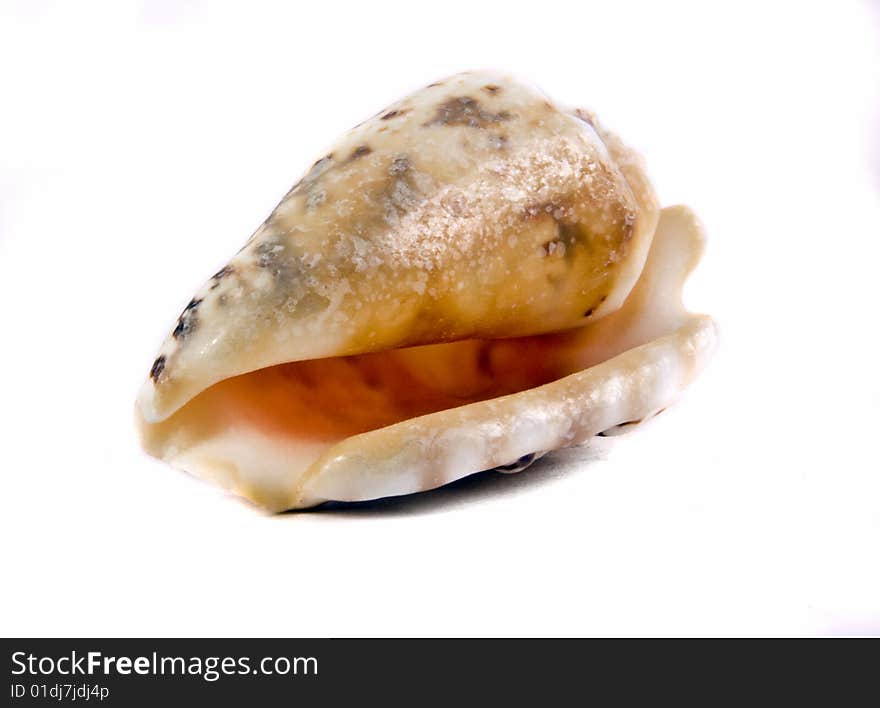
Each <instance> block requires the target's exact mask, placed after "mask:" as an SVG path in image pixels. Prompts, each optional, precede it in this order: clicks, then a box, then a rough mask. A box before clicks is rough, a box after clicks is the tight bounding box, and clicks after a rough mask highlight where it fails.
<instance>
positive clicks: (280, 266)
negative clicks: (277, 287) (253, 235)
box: [256, 241, 285, 277]
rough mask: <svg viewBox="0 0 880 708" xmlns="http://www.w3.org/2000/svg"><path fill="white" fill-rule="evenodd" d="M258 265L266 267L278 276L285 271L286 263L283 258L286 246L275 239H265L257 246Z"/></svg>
mask: <svg viewBox="0 0 880 708" xmlns="http://www.w3.org/2000/svg"><path fill="white" fill-rule="evenodd" d="M256 252H257V266H258V267H260V268H265V269H266V270H268V271H269V272H270V273H272V275H274V276H276V277H278V276H280V275H281V273H282V272H283V271H284V268H285V264H284V261H283V258H282V255H281V254H282V253H284V246H283V245H282V244H280V243H277V242H275V241H265V242H263V243H261V244H260V245H259V246H257V248H256Z"/></svg>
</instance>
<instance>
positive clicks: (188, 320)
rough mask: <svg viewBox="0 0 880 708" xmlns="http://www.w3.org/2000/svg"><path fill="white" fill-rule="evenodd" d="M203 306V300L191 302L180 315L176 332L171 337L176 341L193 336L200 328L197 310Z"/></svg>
mask: <svg viewBox="0 0 880 708" xmlns="http://www.w3.org/2000/svg"><path fill="white" fill-rule="evenodd" d="M201 304H202V301H201V300H197V299H195V298H193V299H192V300H190V301H189V304H188V305H187V306H186V307H184V308H183V312H182V313H180V317H178V318H177V326H176V327H175V328H174V331H173V332H172V333H171V336H172V337H174V338H175V339H182V338H183V337H186V336H187V335H189V334H192V332H193V331H195V329H196V327H197V326H198V318H197V316H196V309H197V308H198V306H199V305H201Z"/></svg>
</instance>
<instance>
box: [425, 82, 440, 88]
mask: <svg viewBox="0 0 880 708" xmlns="http://www.w3.org/2000/svg"><path fill="white" fill-rule="evenodd" d="M442 85H443V82H442V81H435V82H434V83H433V84H428V85H427V86H426V87H425V88H434V87H435V86H442Z"/></svg>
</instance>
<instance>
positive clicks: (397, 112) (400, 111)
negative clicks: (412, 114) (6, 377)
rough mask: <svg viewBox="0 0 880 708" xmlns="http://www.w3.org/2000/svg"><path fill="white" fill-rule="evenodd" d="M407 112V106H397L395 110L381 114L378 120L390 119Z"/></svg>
mask: <svg viewBox="0 0 880 708" xmlns="http://www.w3.org/2000/svg"><path fill="white" fill-rule="evenodd" d="M407 113H409V108H398V109H397V110H393V111H388V113H386V114H385V115H383V116H382V117H381V118H380V119H379V120H391V119H392V118H398V117H400V116H405V115H406V114H407Z"/></svg>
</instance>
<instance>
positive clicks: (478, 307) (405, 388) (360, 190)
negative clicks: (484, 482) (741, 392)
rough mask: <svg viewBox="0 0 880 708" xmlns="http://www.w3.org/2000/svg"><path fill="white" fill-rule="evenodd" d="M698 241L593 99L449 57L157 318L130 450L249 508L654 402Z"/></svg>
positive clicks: (574, 427)
mask: <svg viewBox="0 0 880 708" xmlns="http://www.w3.org/2000/svg"><path fill="white" fill-rule="evenodd" d="M702 247H703V237H702V231H701V228H700V226H699V224H698V222H697V220H696V218H695V217H694V216H693V214H692V213H691V212H690V211H689V210H688V209H687V208H685V207H672V208H667V209H663V210H662V211H661V210H660V209H659V207H658V204H657V200H656V197H655V195H654V192H653V190H652V188H651V186H650V184H649V182H648V180H647V179H646V177H645V175H644V172H643V169H642V165H641V161H640V159H639V158H638V157H637V156H636V155H635V154H633V153H632V152H631V151H630V150H628V149H627V148H626V147H624V145H623V144H622V143H621V142H620V141H619V140H618V139H617V138H616V137H615V136H614V135H612V134H611V133H609V132H607V131H606V130H604V129H603V128H602V127H601V126H600V125H599V124H598V122H597V121H596V119H595V117H594V116H592V114H589V113H587V112H585V111H582V110H574V111H572V110H567V109H564V108H560V107H559V106H557V105H556V104H554V103H553V102H551V101H550V100H548V99H547V98H546V97H545V96H544V95H542V94H541V93H539V92H537V91H535V90H533V89H530V88H528V87H526V86H524V85H522V84H520V83H518V82H516V81H514V80H513V79H511V78H509V77H506V76H503V75H496V74H488V73H465V74H461V75H458V76H454V77H452V78H449V79H447V80H445V81H440V82H437V83H434V84H431V85H430V86H428V87H426V88H424V89H422V90H421V91H418V92H416V93H414V94H413V95H411V96H409V97H407V98H405V99H403V100H402V101H399V102H398V103H395V104H393V105H392V106H389V107H388V108H387V109H386V110H384V111H382V112H381V113H379V114H377V115H376V116H375V117H373V118H372V119H370V120H368V121H366V122H365V123H362V124H361V125H359V126H357V127H356V128H354V129H353V130H352V131H350V132H349V133H348V134H347V135H346V136H345V137H343V138H342V140H341V141H340V142H339V143H338V144H337V145H336V146H335V147H334V148H333V149H332V150H331V151H329V152H328V153H327V154H326V155H324V156H323V157H321V159H319V160H318V161H317V162H315V164H314V165H313V166H312V168H311V169H310V170H309V171H308V172H307V173H306V174H305V176H304V177H303V178H302V179H301V180H300V181H299V182H297V184H296V185H294V187H293V188H292V189H291V190H290V191H289V192H288V193H287V195H286V196H285V197H284V199H283V200H282V201H281V203H280V204H279V205H278V206H277V207H276V208H275V210H274V211H273V212H272V214H271V215H270V216H269V218H268V219H267V220H266V221H265V222H264V223H263V224H262V225H261V226H260V227H259V228H258V229H257V231H256V232H255V233H254V234H253V236H251V238H250V240H249V241H248V242H247V244H246V245H245V246H244V248H243V249H242V250H241V251H240V252H239V253H238V254H237V255H236V256H234V257H233V258H232V260H231V261H230V262H229V264H228V265H226V266H225V267H224V268H222V269H221V270H220V271H219V272H218V273H216V274H215V275H214V276H213V277H211V278H210V280H208V282H207V283H206V284H205V285H204V286H203V287H202V288H201V289H200V290H199V291H198V292H197V293H196V295H195V297H193V299H192V300H191V301H190V302H189V304H188V305H187V306H186V308H185V309H184V310H183V313H182V314H181V315H180V317H179V318H178V320H177V323H176V325H175V327H174V328H173V331H172V332H171V334H170V335H169V336H168V338H167V339H166V341H165V343H164V344H163V345H162V348H161V350H160V352H159V354H158V356H157V357H156V358H155V360H154V362H153V365H152V368H151V370H150V374H149V377H148V378H147V381H146V382H145V384H144V386H143V388H142V390H141V392H140V395H139V397H138V402H137V423H138V427H139V430H140V434H141V438H142V442H143V445H144V448H145V449H146V450H147V452H149V453H150V454H151V455H154V456H156V457H159V458H161V459H163V460H166V461H168V462H169V463H170V464H172V465H173V466H175V467H178V468H181V469H184V470H186V471H188V472H191V473H193V474H195V475H198V476H200V477H204V478H208V479H212V480H214V481H216V482H218V483H219V484H220V485H222V486H223V487H226V488H228V489H230V490H232V491H233V492H234V493H236V494H239V495H241V496H243V497H246V498H248V499H250V500H252V501H254V502H256V503H257V504H260V505H262V506H264V507H266V508H268V509H270V510H273V511H278V510H283V509H294V508H303V507H309V506H314V505H316V504H320V503H322V502H324V501H327V500H340V501H355V500H364V499H374V498H378V497H385V496H391V495H399V494H409V493H411V492H416V491H419V490H425V489H431V488H434V487H438V486H440V485H443V484H446V483H447V482H450V481H452V480H455V479H458V478H460V477H463V476H465V475H468V474H471V473H473V472H478V471H480V470H486V469H491V468H500V469H502V470H504V469H505V468H507V471H518V470H519V469H521V468H522V467H524V466H526V465H527V463H529V462H530V461H531V460H532V459H534V457H535V456H536V455H537V454H540V453H543V452H545V451H548V450H553V449H557V448H560V447H566V446H571V445H576V444H579V443H583V442H584V441H586V440H587V439H589V438H590V437H591V436H593V435H596V434H598V433H601V432H604V431H609V430H611V429H615V428H617V426H621V425H623V424H627V423H631V422H635V421H639V420H642V419H644V418H646V417H648V416H651V415H652V414H654V413H656V412H657V411H659V410H661V409H663V408H664V407H666V406H667V405H668V404H669V403H670V402H671V401H672V399H674V398H675V396H676V395H677V393H678V392H679V391H680V390H681V389H682V388H683V387H684V386H686V385H687V384H688V383H689V382H690V381H691V380H692V379H693V378H694V377H695V376H696V374H697V373H698V371H699V370H700V369H701V367H702V366H703V365H704V363H705V362H706V360H707V358H708V357H709V355H710V353H711V351H712V349H713V346H714V342H715V326H714V324H713V322H712V320H711V319H710V318H708V317H706V316H701V315H692V314H688V313H686V312H685V311H684V310H683V308H682V305H681V297H680V294H681V287H682V283H683V281H684V278H685V277H686V275H687V273H688V272H689V271H690V269H691V268H692V267H693V266H694V265H695V264H696V262H697V261H698V259H699V257H700V253H701V250H702Z"/></svg>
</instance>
